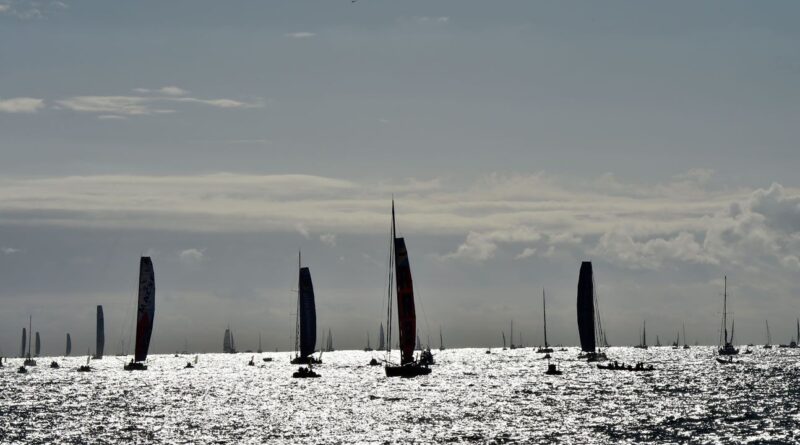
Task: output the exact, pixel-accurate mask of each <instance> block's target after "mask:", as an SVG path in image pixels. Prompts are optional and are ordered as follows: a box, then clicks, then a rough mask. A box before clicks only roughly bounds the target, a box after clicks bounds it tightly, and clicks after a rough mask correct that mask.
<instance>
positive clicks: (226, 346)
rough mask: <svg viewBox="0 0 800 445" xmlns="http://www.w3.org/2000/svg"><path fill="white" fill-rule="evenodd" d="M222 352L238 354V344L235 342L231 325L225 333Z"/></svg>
mask: <svg viewBox="0 0 800 445" xmlns="http://www.w3.org/2000/svg"><path fill="white" fill-rule="evenodd" d="M222 352H224V353H225V354H236V346H234V344H233V331H231V327H230V325H228V327H227V328H225V335H224V336H223V338H222Z"/></svg>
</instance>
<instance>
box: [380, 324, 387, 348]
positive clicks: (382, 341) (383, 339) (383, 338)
mask: <svg viewBox="0 0 800 445" xmlns="http://www.w3.org/2000/svg"><path fill="white" fill-rule="evenodd" d="M384 349H386V336H385V335H384V333H383V323H381V329H380V331H378V350H379V351H383V350H384Z"/></svg>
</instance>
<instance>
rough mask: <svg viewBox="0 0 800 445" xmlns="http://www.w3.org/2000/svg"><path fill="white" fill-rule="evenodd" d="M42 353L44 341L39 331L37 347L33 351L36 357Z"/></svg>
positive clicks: (37, 332) (37, 333)
mask: <svg viewBox="0 0 800 445" xmlns="http://www.w3.org/2000/svg"><path fill="white" fill-rule="evenodd" d="M41 352H42V340H41V338H40V337H39V331H36V347H35V348H34V350H33V355H34V357H38V356H39V354H40V353H41Z"/></svg>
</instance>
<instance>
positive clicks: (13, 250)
mask: <svg viewBox="0 0 800 445" xmlns="http://www.w3.org/2000/svg"><path fill="white" fill-rule="evenodd" d="M0 252H2V253H3V255H13V254H15V253H19V252H20V250H19V249H16V248H14V247H0Z"/></svg>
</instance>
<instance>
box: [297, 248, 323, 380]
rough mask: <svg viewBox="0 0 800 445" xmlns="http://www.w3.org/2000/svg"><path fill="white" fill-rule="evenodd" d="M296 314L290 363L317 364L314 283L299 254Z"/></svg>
mask: <svg viewBox="0 0 800 445" xmlns="http://www.w3.org/2000/svg"><path fill="white" fill-rule="evenodd" d="M297 267H298V277H297V315H296V317H295V342H294V348H295V357H294V358H293V359H292V364H295V365H297V364H312V363H313V364H318V363H322V360H321V359H315V358H314V355H313V354H314V347H315V346H316V344H317V309H316V304H315V302H314V283H312V281H311V271H310V270H309V268H308V267H303V265H302V260H301V256H300V254H299V253H298V255H297Z"/></svg>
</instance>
